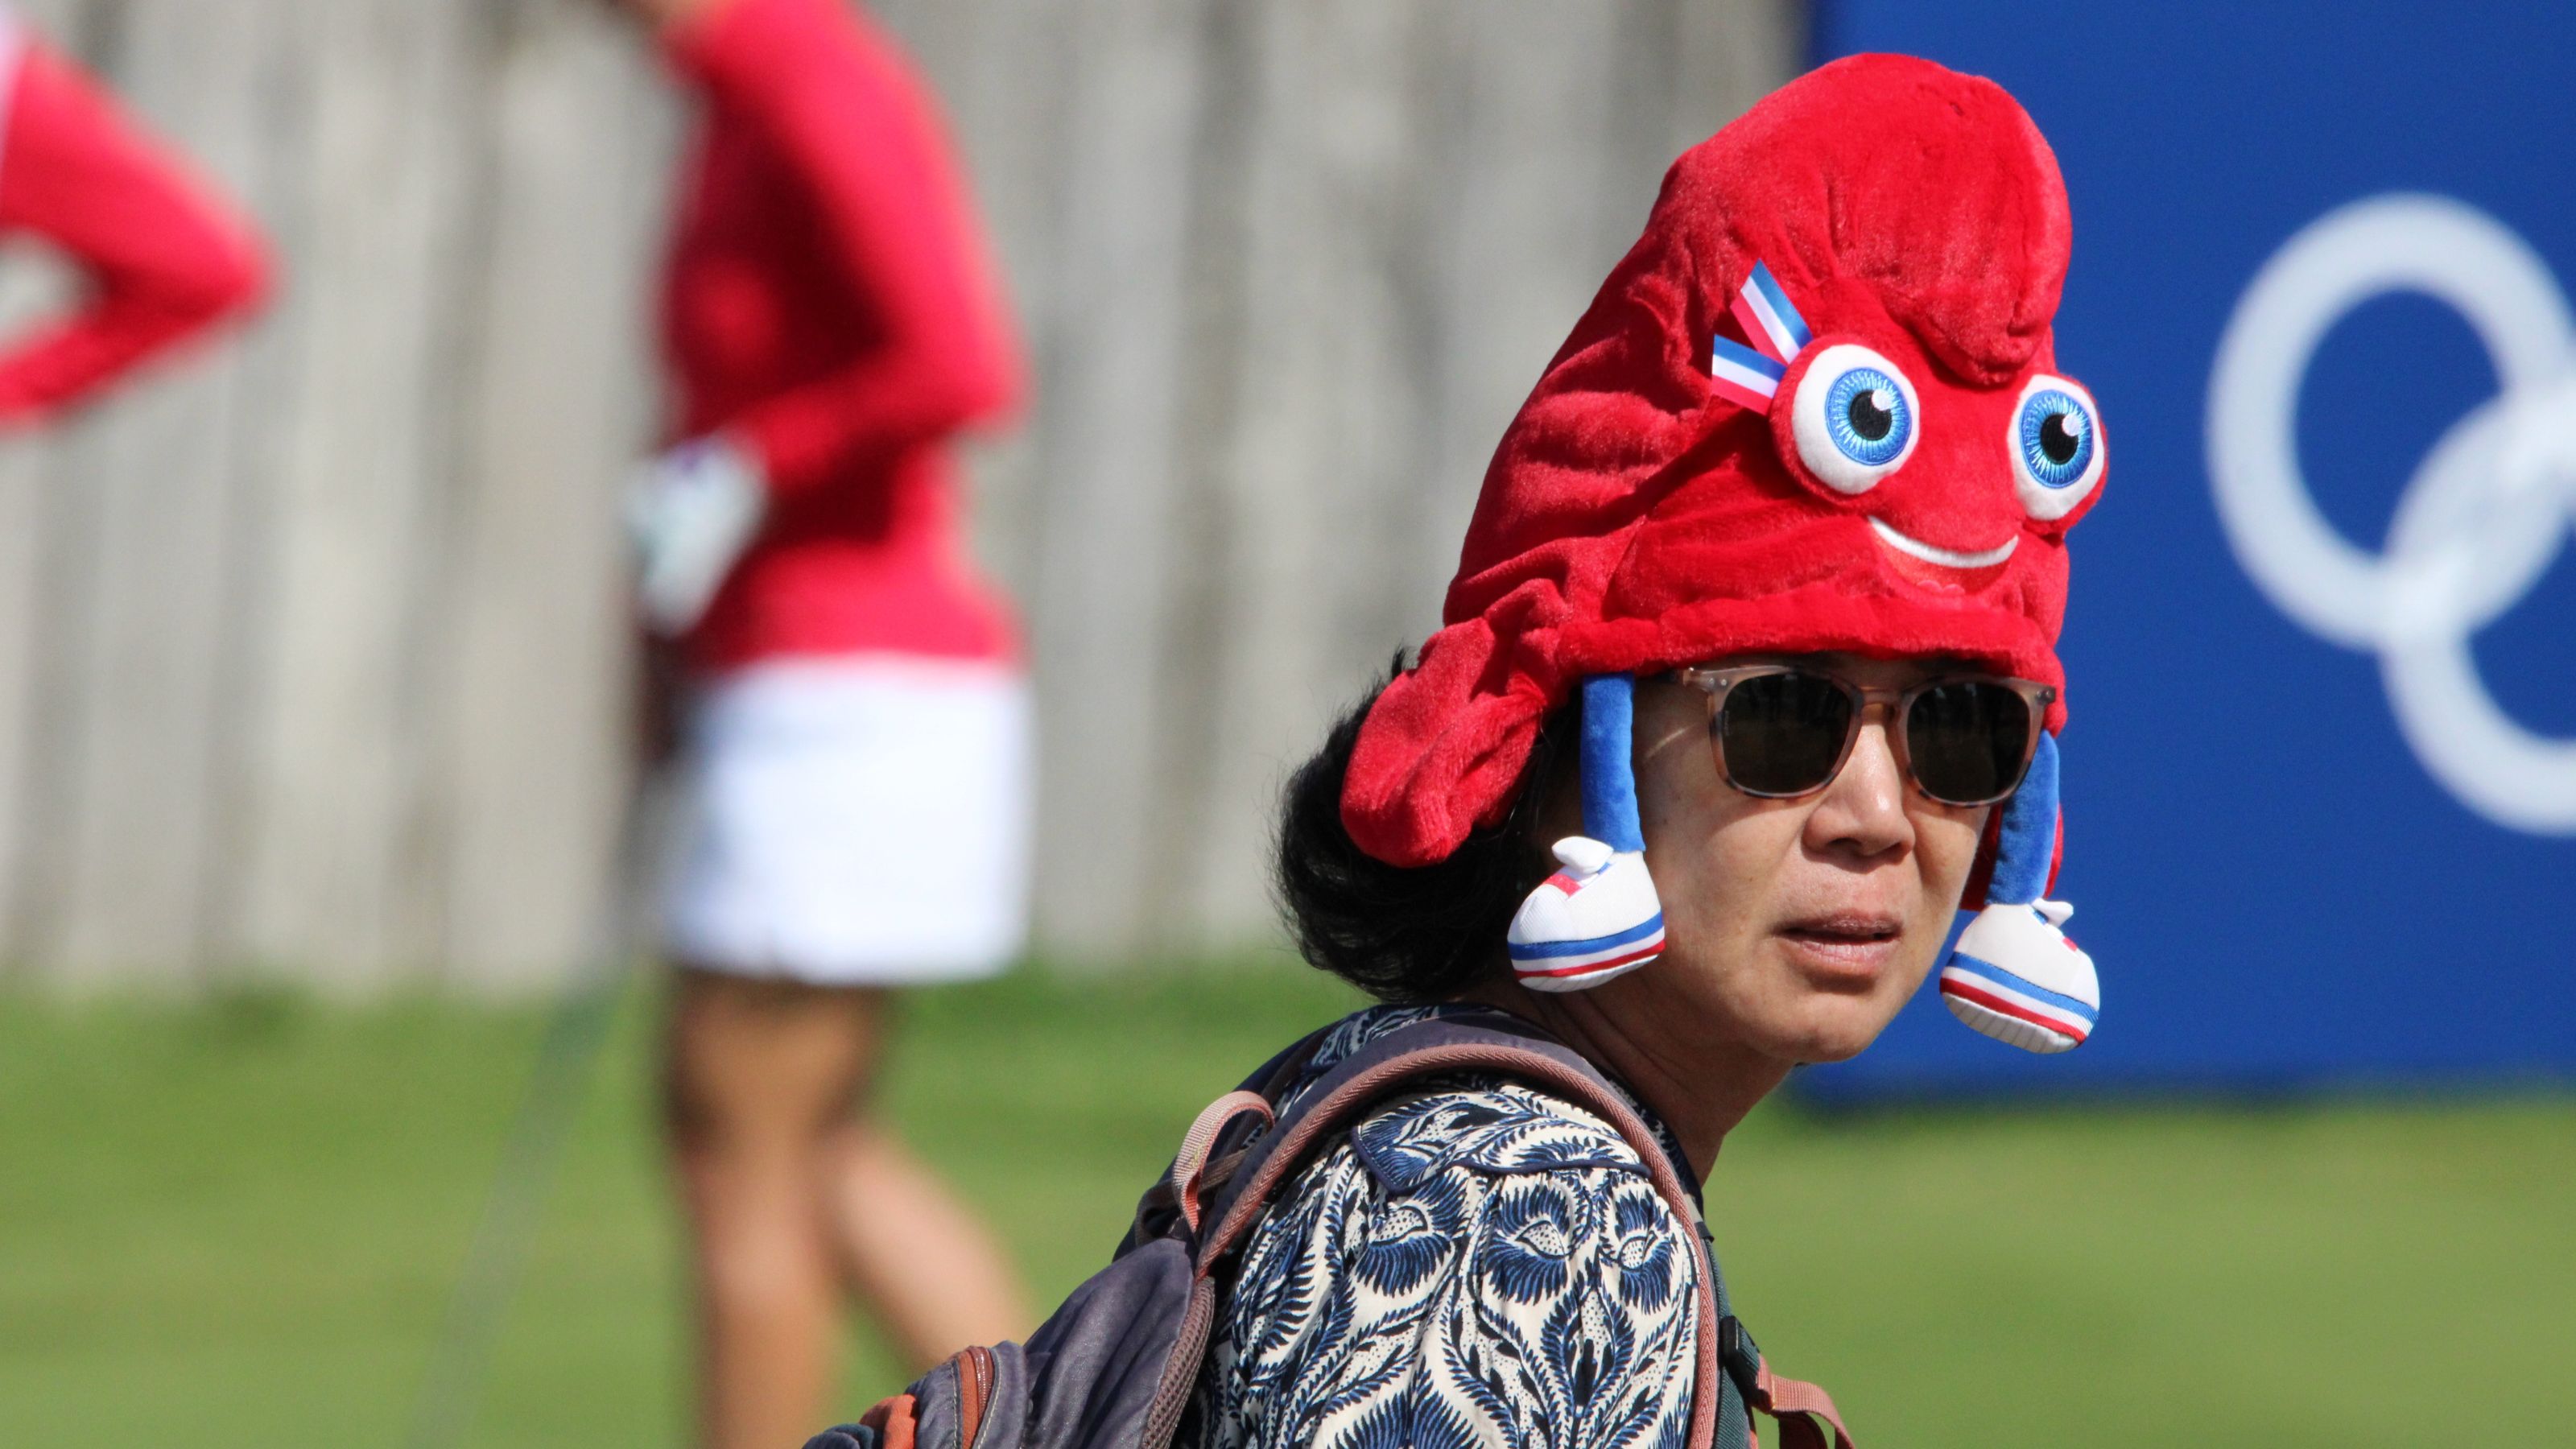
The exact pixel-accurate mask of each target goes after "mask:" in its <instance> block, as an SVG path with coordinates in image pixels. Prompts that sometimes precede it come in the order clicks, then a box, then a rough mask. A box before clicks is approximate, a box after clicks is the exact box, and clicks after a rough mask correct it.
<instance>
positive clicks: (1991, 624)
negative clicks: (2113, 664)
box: [1342, 55, 2106, 1051]
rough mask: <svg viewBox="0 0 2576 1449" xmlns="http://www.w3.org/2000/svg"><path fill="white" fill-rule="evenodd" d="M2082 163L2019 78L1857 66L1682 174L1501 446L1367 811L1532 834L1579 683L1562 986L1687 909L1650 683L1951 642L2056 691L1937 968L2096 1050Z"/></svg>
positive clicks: (1545, 971)
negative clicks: (2074, 293) (2069, 839)
mask: <svg viewBox="0 0 2576 1449" xmlns="http://www.w3.org/2000/svg"><path fill="white" fill-rule="evenodd" d="M2068 243H2069V222H2068V218H2067V208H2066V192H2065V186H2064V184H2063V182H2061V181H2060V179H2059V177H2058V172H2057V162H2056V158H2055V157H2054V156H2053V155H2051V154H2050V152H2049V149H2048V143H2047V142H2046V141H2045V140H2043V139H2042V138H2041V137H2040V134H2039V131H2038V129H2037V128H2036V127H2035V126H2033V125H2032V124H2031V120H2030V117H2029V116H2028V115H2026V114H2024V113H2023V111H2022V109H2021V107H2020V106H2019V105H2018V104H2016V103H2015V102H2014V101H2013V98H2012V97H2011V96H2009V95H2007V94H2005V92H2004V91H2003V89H2002V88H2001V87H1999V86H1997V85H1995V84H1994V83H1992V82H1990V81H1986V80H1982V79H1978V78H1976V77H1972V76H1963V75H1959V74H1956V73H1954V72H1951V71H1948V70H1945V69H1943V68H1941V67H1940V66H1937V65H1934V64H1932V63H1930V62H1928V61H1923V60H1916V59H1911V58H1908V57H1903V56H1888V55H1865V56H1856V57H1852V58H1850V59H1846V60H1840V61H1836V62H1834V63H1833V64H1830V65H1827V66H1824V67H1822V68H1820V69H1818V70H1816V71H1814V72H1812V73H1810V74H1808V75H1806V76H1804V77H1802V78H1800V79H1798V80H1796V81H1793V82H1791V83H1790V84H1788V85H1786V86H1783V87H1782V88H1781V89H1779V90H1778V91H1776V92H1774V93H1773V94H1772V95H1770V96H1769V97H1768V98H1766V99H1765V100H1763V101H1762V102H1761V104H1759V105H1757V106H1755V107H1754V108H1753V109H1752V110H1750V111H1748V112H1746V113H1745V115H1744V116H1743V117H1742V118H1740V119H1739V120H1737V121H1736V122H1735V123H1734V124H1732V125H1730V126H1728V127H1727V128H1726V129H1724V130H1722V131H1720V132H1718V133H1717V134H1716V135H1715V136H1713V137H1711V138H1709V139H1708V140H1707V141H1704V142H1702V143H1701V144H1699V145H1698V146H1695V147H1693V148H1692V149H1691V150H1689V151H1688V152H1686V153H1684V154H1683V156H1682V157H1681V159H1680V160H1678V161H1676V162H1675V163H1673V167H1672V169H1671V171H1670V172H1669V173H1667V174H1666V176H1665V178H1664V185H1663V191H1662V194H1661V195H1660V196H1658V197H1657V198H1656V201H1655V206H1654V210H1653V212H1652V214H1651V215H1650V216H1649V217H1648V218H1647V221H1646V230H1645V234H1644V235H1643V236H1642V237H1640V238H1639V239H1638V241H1637V244H1636V245H1635V246H1634V247H1632V248H1631V249H1630V250H1629V252H1628V255H1627V257H1626V258H1625V259H1624V260H1622V261H1621V262H1620V263H1619V265H1618V267H1617V269H1616V270H1614V271H1613V272H1612V273H1611V274H1610V278H1609V280H1608V281H1607V282H1605V283H1603V284H1602V287H1601V291H1600V293H1599V295H1597V296H1596V297H1594V299H1593V301H1592V305H1591V308H1590V309H1589V310H1588V311H1586V312H1585V313H1584V316H1583V319H1582V321H1580V322H1579V323H1577V324H1576V325H1575V329H1574V333H1573V335H1572V336H1571V337H1569V338H1567V339H1566V342H1565V345H1564V346H1563V347H1562V348H1560V349H1559V350H1558V352H1557V355H1556V358H1555V360H1554V361H1552V362H1551V363H1550V364H1549V365H1548V368H1547V372H1546V374H1545V375H1544V376H1543V377H1541V378H1540V379H1539V383H1538V387H1537V389H1536V390H1535V391H1534V392H1532V393H1531V395H1530V398H1529V400H1528V401H1527V402H1526V403H1524V404H1523V405H1522V407H1521V410H1520V413H1519V415H1518V416H1517V417H1515V418H1514V419H1513V421H1512V424H1511V426H1510V428H1509V429H1508V430H1507V431H1506V432H1505V433H1504V435H1503V440H1502V444H1501V446H1500V447H1499V448H1498V449H1497V450H1496V452H1495V455H1494V461H1493V464H1492V466H1491V468H1490V469H1489V470H1488V471H1487V473H1486V475H1485V482H1484V489H1483V492H1482V494H1481V495H1480V496H1479V498H1478V499H1477V504H1476V513H1475V518H1474V521H1473V522H1472V523H1471V524H1470V525H1469V526H1468V530H1467V541H1466V545H1465V547H1464V549H1463V550H1462V551H1461V554H1460V559H1459V566H1458V573H1457V577H1456V578H1455V579H1454V580H1452V581H1451V583H1450V586H1449V592H1448V598H1447V601H1446V603H1445V605H1444V607H1443V609H1442V617H1443V622H1444V625H1445V627H1443V628H1442V629H1441V630H1440V632H1439V633H1437V634H1435V635H1433V636H1432V637H1431V639H1430V640H1429V642H1427V643H1426V644H1425V645H1424V646H1423V647H1422V650H1421V653H1420V656H1419V658H1418V660H1417V662H1416V663H1415V666H1414V667H1413V668H1412V669H1410V670H1409V671H1407V672H1405V673H1404V674H1402V675H1401V676H1399V677H1398V678H1397V679H1396V680H1395V681H1394V682H1393V683H1392V684H1390V685H1389V686H1388V687H1387V689H1386V690H1385V692H1384V693H1383V694H1381V695H1380V696H1379V698H1378V700H1377V702H1376V704H1375V705H1374V706H1373V707H1372V708H1371V710H1370V711H1369V715H1368V718H1367V720H1366V721H1365V722H1364V724H1363V725H1362V728H1361V730H1360V734H1359V739H1358V742H1357V746H1356V748H1355V750H1354V752H1353V755H1352V758H1351V764H1350V769H1349V773H1348V776H1347V780H1346V783H1345V787H1344V793H1343V798H1342V819H1343V823H1344V824H1345V826H1346V827H1347V828H1348V829H1349V831H1350V834H1351V838H1352V839H1353V840H1354V841H1355V842H1357V843H1358V845H1359V846H1360V848H1361V849H1363V850H1365V851H1367V852H1368V853H1369V854H1370V855H1373V856H1375V857H1377V858H1378V859H1380V860H1384V861H1387V862H1389V863H1391V864H1396V865H1423V864H1428V863H1430V862H1433V861H1437V860H1440V859H1443V858H1445V857H1446V856H1447V855H1448V854H1449V853H1450V852H1451V851H1453V850H1455V849H1456V848H1457V847H1458V845H1459V844H1460V842H1461V841H1463V840H1464V839H1465V838H1466V836H1467V834H1468V832H1469V831H1470V830H1471V829H1473V828H1475V827H1477V826H1480V825H1487V826H1490V825H1494V824H1497V823H1499V822H1500V820H1501V819H1502V817H1503V816H1504V814H1505V813H1506V812H1507V811H1508V809H1509V807H1510V803H1511V800H1512V797H1513V794H1514V791H1515V787H1516V786H1517V784H1518V782H1519V779H1520V776H1521V773H1522V770H1523V767H1524V766H1525V765H1526V763H1527V762H1528V759H1529V754H1530V748H1531V745H1532V743H1533V742H1534V741H1535V739H1536V737H1537V734H1538V729H1539V724H1540V721H1541V720H1542V719H1543V718H1544V717H1545V716H1546V715H1547V714H1548V713H1549V711H1550V710H1552V709H1553V708H1555V707H1556V706H1557V705H1559V704H1561V703H1563V702H1565V701H1566V700H1568V699H1570V698H1572V697H1574V696H1575V695H1576V694H1578V693H1580V694H1581V696H1582V699H1583V706H1582V712H1583V730H1582V741H1581V746H1580V749H1579V760H1580V764H1579V769H1580V772H1581V775H1582V781H1583V791H1582V793H1583V799H1584V814H1585V834H1584V836H1581V837H1576V838H1574V839H1572V840H1568V841H1565V842H1562V843H1560V845H1559V847H1558V852H1557V854H1558V858H1559V859H1560V860H1561V861H1562V862H1563V863H1564V865H1565V869H1564V870H1563V871H1561V872H1559V873H1558V874H1557V875H1554V876H1552V877H1550V878H1549V880H1548V882H1547V884H1545V885H1543V886H1541V887H1540V888H1539V890H1538V891H1537V892H1535V893H1533V895H1532V896H1531V898H1530V900H1529V902H1528V903H1527V904H1525V905H1524V906H1523V907H1522V910H1521V913H1520V915H1519V917H1517V918H1516V919H1515V921H1514V923H1513V927H1512V932H1511V941H1510V947H1511V956H1512V960H1513V964H1514V967H1515V969H1516V970H1518V971H1519V972H1520V973H1521V975H1522V977H1523V979H1524V980H1525V981H1527V982H1528V983H1529V984H1531V985H1532V986H1536V987H1540V988H1543V989H1553V990H1570V989H1575V988H1578V987H1583V986H1590V985H1594V984H1597V983H1598V982H1600V981H1604V980H1607V979H1609V978H1611V977H1612V976H1615V975H1618V974H1620V973H1622V972H1624V971H1627V970H1633V969H1635V968H1636V967H1638V966H1640V965H1643V964H1644V963H1645V962H1646V961H1648V960H1651V959H1652V958H1653V957H1654V955H1655V954H1656V953H1657V952H1658V951H1659V950H1660V949H1661V946H1662V939H1663V920H1662V910H1661V907H1660V904H1659V903H1658V901H1657V899H1656V896H1655V893H1654V886H1653V882H1652V880H1651V878H1650V877H1649V876H1648V875H1647V874H1646V871H1645V863H1644V859H1643V855H1642V851H1643V848H1644V842H1643V838H1642V836H1641V835H1640V834H1639V832H1638V824H1637V815H1636V797H1635V787H1634V783H1633V780H1632V777H1631V770H1632V765H1631V763H1630V757H1629V748H1630V745H1629V728H1628V712H1629V691H1630V689H1631V687H1632V685H1633V681H1634V680H1635V678H1636V677H1637V676H1638V675H1641V674H1648V673H1654V672H1657V671H1661V670H1666V669H1672V668H1677V667H1681V666H1685V665H1690V664H1697V663H1702V662H1705V661H1707V660H1711V659H1715V658H1721V657H1724V656H1729V655H1738V654H1745V653H1769V652H1778V653H1811V652H1821V651H1846V652H1850V653H1854V654H1860V655H1864V656H1871V657H1882V658H1895V657H1925V656H1949V657H1957V658H1962V659H1966V660H1970V661H1974V662H1975V663H1977V664H1978V665H1979V666H1981V667H1985V668H1990V669H1993V670H1995V671H1997V672H1999V673H2004V674H2009V675H2014V676H2018V677H2021V678H2026V679H2032V680H2036V681H2038V682H2040V683H2042V684H2046V685H2049V686H2052V687H2053V688H2055V689H2057V690H2058V691H2059V697H2058V698H2056V699H2053V700H2052V702H2051V704H2050V706H2049V712H2048V718H2047V721H2046V724H2047V729H2048V735H2046V736H2044V737H2043V738H2042V741H2041V747H2040V754H2039V757H2038V759H2037V760H2035V761H2034V763H2033V767H2032V769H2031V771H2030V773H2029V775H2028V776H2027V777H2025V779H2024V781H2023V784H2022V787H2021V789H2020V790H2019V791H2018V792H2017V793H2016V794H2015V796H2014V797H2013V799H2012V800H2011V801H2010V802H2009V803H2008V804H2007V805H2005V806H2002V807H1998V808H1997V809H1996V811H1995V812H1994V816H1993V821H1992V823H1991V824H1990V826H1989V830H1988V835H1987V838H1986V840H1985V842H1984V845H1983V847H1982V848H1981V851H1980V859H1979V864H1978V869H1977V874H1976V878H1975V879H1974V880H1973V881H1972V883H1971V887H1970V890H1971V901H1970V905H1971V906H1972V907H1978V906H1981V907H1982V908H1983V909H1982V911H1981V913H1980V915H1979V916H1978V918H1977V920H1976V921H1974V922H1973V923H1971V925H1970V927H1969V929H1968V931H1967V932H1966V933H1964V934H1963V935H1962V937H1961V939H1960V942H1959V948H1958V950H1957V951H1956V952H1954V953H1953V955H1952V957H1951V959H1950V961H1949V963H1948V964H1947V966H1946V967H1945V968H1944V970H1943V973H1942V990H1943V993H1944V995H1945V997H1946V998H1947V999H1948V1001H1949V1003H1950V1006H1951V1009H1952V1010H1953V1011H1954V1012H1956V1013H1957V1014H1958V1015H1959V1016H1960V1018H1961V1019H1962V1020H1964V1021H1966V1022H1968V1023H1969V1024H1970V1025H1971V1026H1975V1027H1977V1028H1978V1029H1979V1030H1981V1031H1985V1032H1987V1033H1988V1034H1989V1035H1993V1036H1996V1037H1999V1038H2001V1039H2004V1040H2007V1041H2011V1042H2013V1043H2015V1044H2016V1045H2021V1046H2026V1047H2029V1048H2031V1049H2034V1050H2047V1051H2057V1050H2064V1049H2065V1048H2067V1047H2070V1046H2073V1045H2075V1044H2076V1043H2078V1042H2080V1041H2082V1040H2083V1039H2084V1037H2085V1035H2086V1034H2088V1033H2089V1032H2090V1031H2091V1029H2092V1026H2093V1021H2094V1018H2095V1015H2096V1013H2097V1010H2098V1004H2099V996H2100V992H2099V988H2098V986H2097V985H2096V984H2095V980H2094V972H2093V966H2092V963H2091V961H2090V960H2089V959H2088V958H2086V957H2085V956H2084V954H2083V953H2082V952H2080V951H2078V950H2076V949H2075V948H2074V946H2073V944H2072V943H2071V942H2069V941H2067V940H2066V939H2065V937H2064V936H2063V935H2062V934H2060V933H2059V931H2058V929H2057V928H2058V926H2059V925H2060V924H2061V923H2062V922H2063V921H2064V919H2065V916H2066V912H2067V908H2066V907H2064V906H2063V905H2061V904H2059V903H2057V902H2044V901H2041V900H2040V899H2039V898H2040V896H2041V895H2042V894H2043V893H2044V892H2045V890H2046V889H2047V887H2048V885H2049V884H2050V882H2051V880H2052V877H2053V875H2054V865H2055V860H2056V856H2057V852H2058V844H2059V840H2060V833H2061V832H2060V829H2059V822H2058V809H2057V788H2056V787H2057V756H2056V746H2055V740H2054V735H2055V733H2056V731H2057V730H2058V729H2059V728H2060V727H2061V726H2062V725H2063V724H2064V722H2065V707H2064V704H2063V702H2062V693H2063V688H2064V674H2063V671H2062V670H2061V669H2060V667H2059V664H2058V659H2057V649H2056V644H2057V635H2058V627H2059V624H2060V621H2061V620H2062V619H2063V617H2064V613H2065V604H2066V577H2067V564H2066V531H2067V530H2068V529H2069V528H2071V527H2073V526H2074V524H2075V522H2076V520H2078V519H2079V518H2081V517H2083V516H2084V513H2085V511H2086V510H2087V509H2088V508H2090V507H2091V506H2092V504H2093V501H2094V499H2095V498H2096V497H2097V496H2098V495H2099V493H2100V491H2101V481H2102V473H2103V466H2104V461H2105V456H2106V450H2105V445H2104V442H2103V438H2102V435H2101V428H2100V423H2099V416H2098V413H2097V412H2096V411H2095V409H2094V405H2093V401H2092V398H2091V396H2090V395H2089V394H2088V393H2086V392H2085V390H2084V389H2083V388H2082V387H2081V386H2079V385H2078V384H2076V383H2074V382H2072V381H2069V380H2068V379H2066V378H2063V377H2060V376H2058V375H2057V374H2056V357H2055V353H2054V350H2053V347H2052V344H2051V337H2050V330H2049V324H2050V319H2051V318H2052V317H2053V316H2054V315H2055V313H2056V311H2057V301H2058V290H2059V287H2060V284H2061V283H2062V282H2063V280H2064V278H2065V275H2066V262H2067V252H2068Z"/></svg>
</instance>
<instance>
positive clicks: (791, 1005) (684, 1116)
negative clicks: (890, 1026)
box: [667, 971, 874, 1449]
mask: <svg viewBox="0 0 2576 1449" xmlns="http://www.w3.org/2000/svg"><path fill="white" fill-rule="evenodd" d="M872 1007H873V1004H872V1003H870V1002H868V1001H866V1000H865V999H863V998H860V997H859V996H858V994H857V993H854V992H841V991H828V990H820V989H817V988H814V987H808V986H802V985H798V984H795V983H790V982H770V981H753V980H746V979H742V978H736V977H727V976H722V975H717V974H713V973H709V972H700V971H682V972H680V973H679V984H678V987H677V989H676V992H675V997H674V1001H673V1004H672V1011H671V1022H670V1037H669V1043H668V1060H667V1065H668V1071H669V1078H668V1089H669V1090H668V1097H667V1102H668V1110H669V1120H670V1131H671V1143H672V1149H673V1155H674V1158H675V1165H676V1167H677V1170H678V1174H679V1180H680V1188H681V1197H682V1202H683V1205H684V1206H685V1207H686V1209H687V1213H688V1218H689V1226H690V1228H691V1229H692V1239H691V1250H692V1251H691V1267H692V1269H693V1270H694V1277H695V1280H696V1288H697V1333H698V1384H699V1394H698V1421H699V1441H700V1443H701V1444H703V1445H704V1446H706V1449H782V1446H790V1445H796V1444H801V1443H803V1442H804V1441H805V1438H806V1436H807V1435H810V1434H812V1433H813V1432H814V1431H816V1430H817V1429H820V1428H821V1427H823V1425H824V1424H826V1423H827V1422H829V1421H830V1420H831V1417H832V1416H831V1395H832V1370H833V1364H834V1360H835V1353H834V1348H835V1345H836V1343H837V1340H838V1337H839V1334H838V1332H837V1329H838V1327H839V1311H838V1310H839V1307H840V1296H841V1293H840V1277H839V1273H838V1264H837V1262H836V1256H835V1253H834V1251H833V1247H832V1242H831V1233H830V1228H829V1218H828V1216H827V1213H826V1210H825V1207H824V1204H825V1201H826V1191H825V1185H826V1182H827V1179H828V1176H829V1173H828V1169H827V1166H826V1164H827V1162H828V1160H829V1154H828V1152H827V1149H826V1144H827V1143H828V1142H830V1141H831V1140H832V1138H833V1137H834V1135H835V1134H836V1133H837V1132H838V1131H839V1130H840V1127H841V1124H842V1122H843V1119H844V1117H845V1114H846V1113H847V1111H848V1108H849V1102H850V1099H851V1096H852V1093H853V1092H854V1091H855V1089H856V1087H857V1084H858V1083H859V1082H860V1081H861V1080H862V1079H863V1077H864V1075H865V1071H866V1067H867V1062H868V1059H869V1057H870V1056H872V1055H873V1048H874V1031H873V1018H874V1011H873V1009H872Z"/></svg>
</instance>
